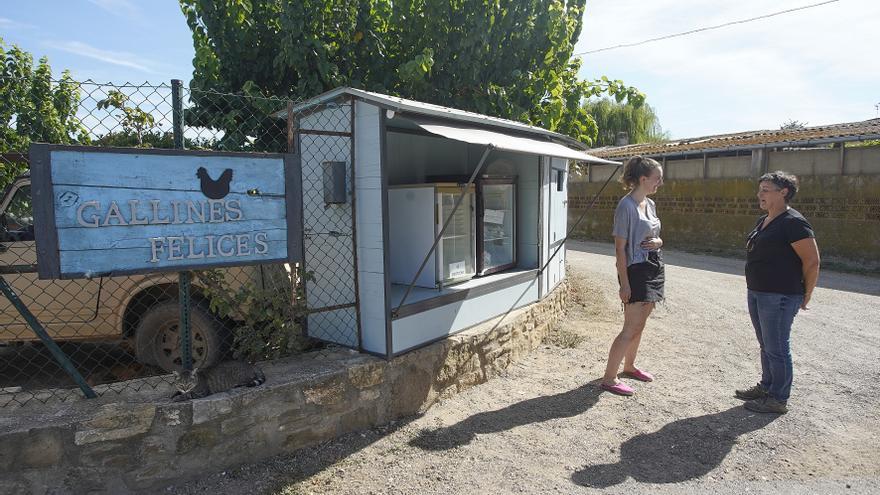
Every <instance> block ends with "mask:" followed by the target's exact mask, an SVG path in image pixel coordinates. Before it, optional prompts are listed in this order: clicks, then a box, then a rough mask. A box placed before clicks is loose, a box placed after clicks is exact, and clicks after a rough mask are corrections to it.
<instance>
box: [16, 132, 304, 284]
mask: <svg viewBox="0 0 880 495" xmlns="http://www.w3.org/2000/svg"><path fill="white" fill-rule="evenodd" d="M30 165H31V193H32V197H33V202H34V204H33V209H34V225H35V237H36V244H37V270H38V273H39V277H40V278H41V279H73V278H93V277H104V276H116V275H129V274H141V273H158V272H179V271H185V270H192V269H208V268H219V267H229V266H242V265H251V264H261V263H272V262H301V261H302V234H303V229H302V184H301V181H302V178H301V175H300V160H299V155H296V154H278V153H229V152H213V151H191V150H166V149H140V148H103V147H91V146H67V145H49V144H32V145H31V148H30Z"/></svg>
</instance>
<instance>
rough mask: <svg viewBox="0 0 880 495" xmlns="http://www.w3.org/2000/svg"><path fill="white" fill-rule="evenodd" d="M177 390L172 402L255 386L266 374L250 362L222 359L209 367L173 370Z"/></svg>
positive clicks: (263, 380) (261, 381)
mask: <svg viewBox="0 0 880 495" xmlns="http://www.w3.org/2000/svg"><path fill="white" fill-rule="evenodd" d="M174 379H175V383H174V385H175V386H176V387H177V392H175V394H174V395H173V396H171V401H172V402H179V401H184V400H190V399H199V398H202V397H207V396H209V395H211V394H216V393H219V392H226V391H227V390H232V389H234V388H236V387H256V386H257V385H261V384H262V383H263V382H265V381H266V375H264V374H263V372H262V371H261V370H260V368H257V367H256V366H254V365H252V364H248V363H245V362H243V361H224V362H222V363H219V364H217V365H215V366H212V367H210V368H207V369H204V370H200V369H198V368H193V370H192V371H186V370H183V371H175V372H174Z"/></svg>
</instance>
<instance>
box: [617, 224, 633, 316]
mask: <svg viewBox="0 0 880 495" xmlns="http://www.w3.org/2000/svg"><path fill="white" fill-rule="evenodd" d="M614 258H615V260H616V265H617V277H618V279H619V280H620V300H621V301H623V302H624V304H626V303H628V302H629V298H630V296H632V290H631V289H630V286H629V277H627V275H626V238H624V237H618V236H614Z"/></svg>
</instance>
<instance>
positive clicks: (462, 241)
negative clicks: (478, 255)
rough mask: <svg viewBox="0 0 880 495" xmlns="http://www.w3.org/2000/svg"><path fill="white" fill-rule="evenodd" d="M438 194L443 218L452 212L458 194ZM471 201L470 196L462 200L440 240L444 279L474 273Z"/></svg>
mask: <svg viewBox="0 0 880 495" xmlns="http://www.w3.org/2000/svg"><path fill="white" fill-rule="evenodd" d="M440 195H441V200H440V204H441V205H442V207H441V211H442V212H443V217H444V220H445V218H447V217H448V216H449V214H450V213H451V212H452V208H453V207H454V206H455V202H456V201H457V200H458V198H459V196H460V194H459V193H440ZM471 201H472V197H467V198H465V199H464V201H462V203H461V205H460V206H459V207H458V210H457V211H456V212H455V215H453V217H452V220H451V221H450V222H449V225H448V226H447V227H446V232H444V233H443V238H442V240H441V241H440V242H441V243H442V244H443V245H442V249H441V252H442V253H443V259H442V260H440V261H441V263H442V264H443V267H442V270H443V279H444V280H448V279H454V278H460V277H465V276H467V275H473V274H474V273H475V268H474V254H473V246H474V240H473V232H472V227H471V226H472V222H471Z"/></svg>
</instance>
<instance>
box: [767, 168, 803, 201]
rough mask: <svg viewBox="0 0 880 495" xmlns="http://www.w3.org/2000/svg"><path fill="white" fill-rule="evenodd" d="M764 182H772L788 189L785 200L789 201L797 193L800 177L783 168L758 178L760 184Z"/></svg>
mask: <svg viewBox="0 0 880 495" xmlns="http://www.w3.org/2000/svg"><path fill="white" fill-rule="evenodd" d="M762 182H772V183H773V185H774V186H776V187H778V188H779V189H788V193H787V194H786V195H785V202H786V203H788V202H789V201H791V198H793V197H794V195H795V194H797V191H798V178H797V176H796V175H794V174H789V173H786V172H783V171H782V170H777V171H776V172H769V173H766V174H764V175H762V176H761V178H759V179H758V184H760V183H762Z"/></svg>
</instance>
